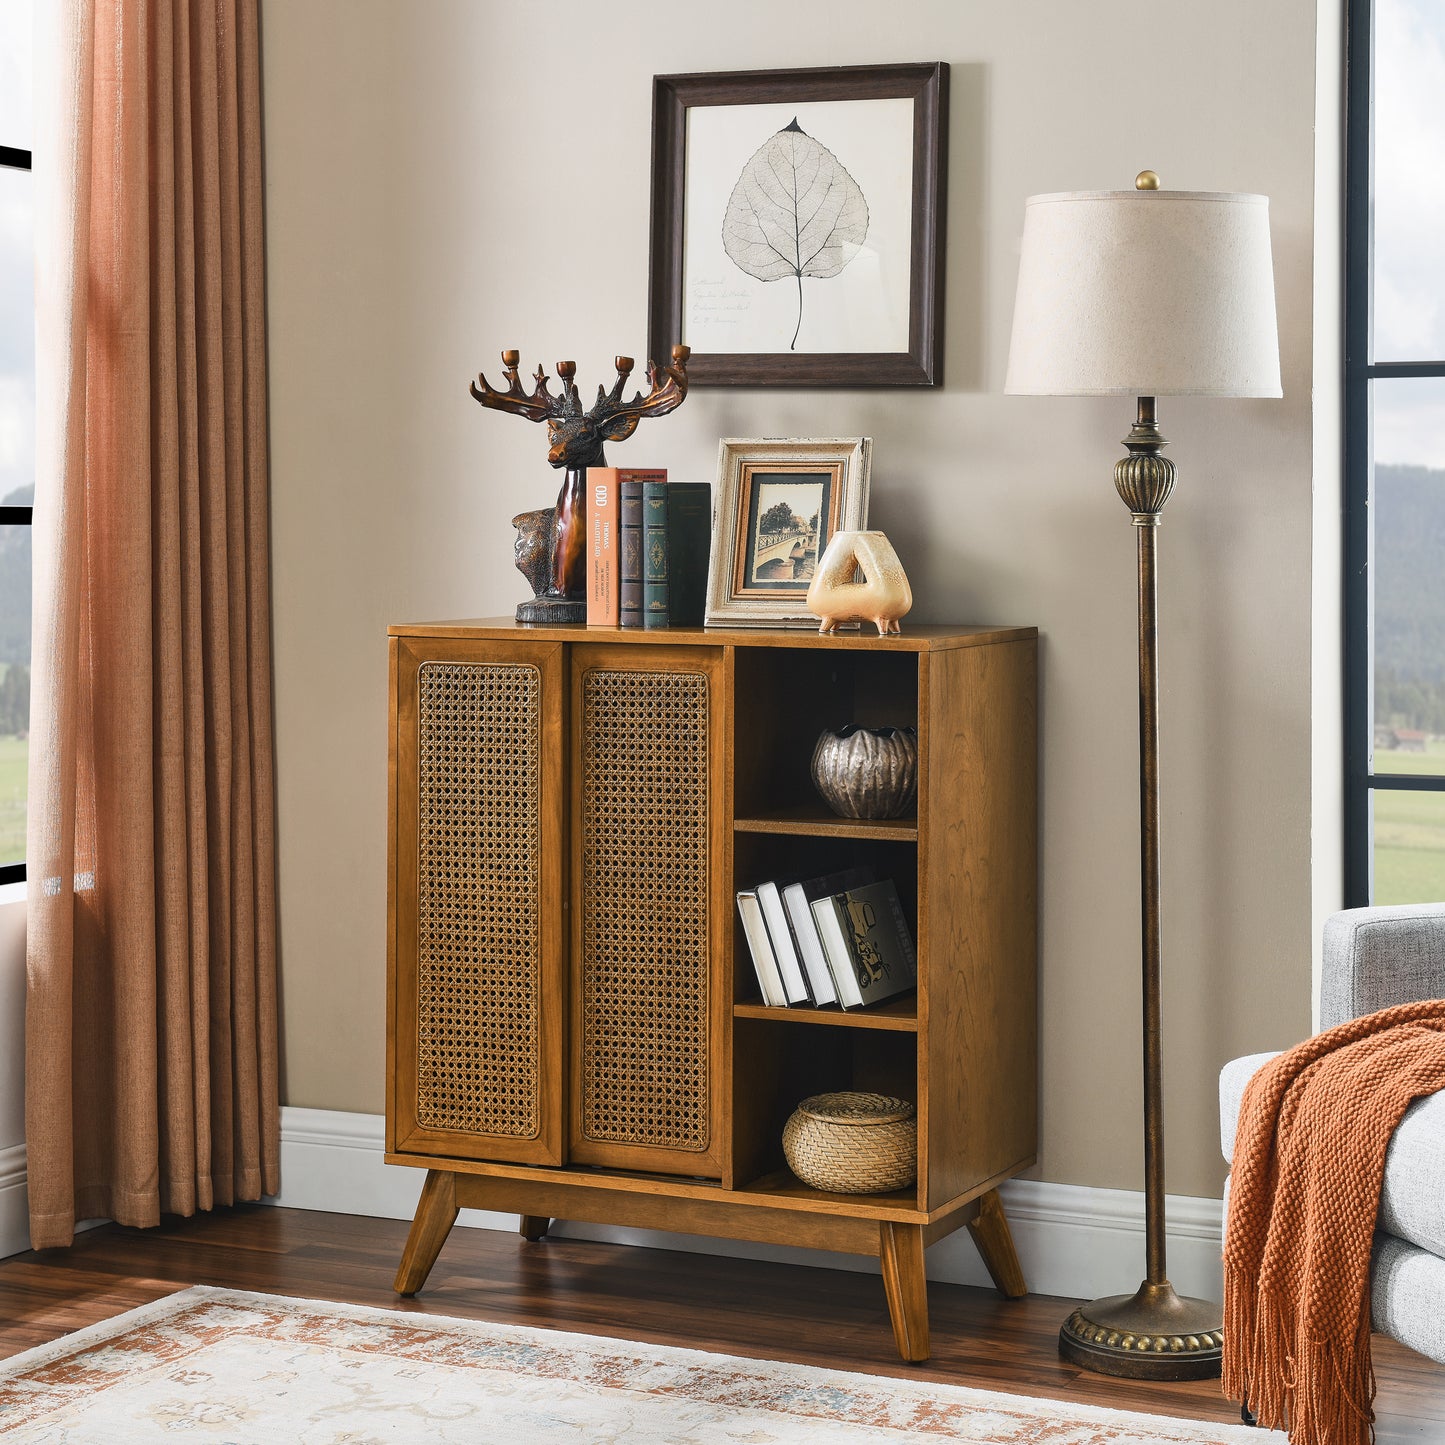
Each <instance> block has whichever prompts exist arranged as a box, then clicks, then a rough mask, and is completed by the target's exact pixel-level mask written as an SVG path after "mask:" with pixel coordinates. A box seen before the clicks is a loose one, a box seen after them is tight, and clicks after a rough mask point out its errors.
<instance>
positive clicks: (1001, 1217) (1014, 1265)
mask: <svg viewBox="0 0 1445 1445" xmlns="http://www.w3.org/2000/svg"><path fill="white" fill-rule="evenodd" d="M968 1232H969V1233H970V1234H971V1235H972V1236H973V1242H974V1243H975V1244H976V1245H977V1246H978V1252H979V1254H981V1255H982V1256H983V1263H984V1267H985V1268H986V1269H987V1270H988V1273H989V1278H990V1279H992V1280H993V1282H994V1287H995V1288H996V1289H997V1290H998V1292H999V1293H1000V1294H1001V1295H1004V1296H1005V1297H1006V1298H1008V1299H1022V1298H1023V1296H1024V1295H1026V1294H1027V1293H1028V1292H1029V1287H1028V1285H1027V1284H1026V1283H1025V1282H1024V1272H1023V1268H1022V1266H1021V1265H1020V1264H1019V1257H1018V1251H1017V1250H1016V1249H1015V1248H1014V1237H1013V1235H1012V1233H1010V1231H1009V1227H1008V1218H1007V1217H1006V1216H1005V1214H1004V1212H1003V1203H1002V1201H1001V1200H1000V1199H999V1197H998V1190H997V1189H990V1190H989V1191H988V1193H987V1194H985V1195H984V1196H983V1197H982V1198H981V1199H980V1200H979V1201H978V1213H977V1214H976V1215H975V1216H974V1217H973V1218H972V1219H970V1220H969V1221H968Z"/></svg>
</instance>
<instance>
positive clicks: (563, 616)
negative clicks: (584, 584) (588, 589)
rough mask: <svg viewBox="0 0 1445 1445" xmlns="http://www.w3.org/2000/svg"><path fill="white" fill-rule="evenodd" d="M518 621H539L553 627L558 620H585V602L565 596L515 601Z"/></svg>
mask: <svg viewBox="0 0 1445 1445" xmlns="http://www.w3.org/2000/svg"><path fill="white" fill-rule="evenodd" d="M517 621H518V622H541V623H545V624H546V625H547V626H549V627H555V626H556V625H557V624H558V623H560V622H586V621H587V603H586V602H585V601H583V602H573V601H571V600H570V599H568V598H566V597H533V598H532V599H531V600H530V601H528V602H519V603H517Z"/></svg>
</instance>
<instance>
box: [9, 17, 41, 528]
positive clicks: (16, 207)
mask: <svg viewBox="0 0 1445 1445" xmlns="http://www.w3.org/2000/svg"><path fill="white" fill-rule="evenodd" d="M30 16H31V0H0V145H7V146H13V147H15V148H16V149H17V150H29V149H30V148H31V145H32V143H33V142H32V138H31V125H30V108H31V101H30V70H31V63H30ZM30 185H31V181H30V176H29V175H28V174H27V173H26V172H24V171H17V170H12V169H9V168H6V167H0V500H3V499H4V498H5V497H8V496H9V495H10V494H11V493H12V492H14V491H15V490H17V489H18V488H20V487H28V486H30V484H31V483H32V482H33V481H34V480H35V301H34V263H33V257H34V242H33V240H32V237H31V202H30Z"/></svg>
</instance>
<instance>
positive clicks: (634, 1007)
mask: <svg viewBox="0 0 1445 1445" xmlns="http://www.w3.org/2000/svg"><path fill="white" fill-rule="evenodd" d="M707 755H708V680H707V677H706V676H705V675H704V674H701V673H691V672H621V671H616V672H613V671H607V670H605V669H597V670H594V671H591V672H588V673H587V674H585V677H584V680H583V689H582V879H581V886H582V898H581V903H582V1000H581V1002H582V1081H581V1082H582V1111H581V1112H582V1133H583V1135H584V1136H585V1137H586V1138H587V1139H590V1140H595V1141H598V1142H606V1143H616V1144H629V1145H636V1144H641V1145H653V1146H657V1147H661V1148H667V1149H680V1150H705V1149H706V1148H707V1147H708V1142H709V1110H708V1096H709V1087H708V1084H709V1081H708V856H707V834H708V796H707V794H708V779H707Z"/></svg>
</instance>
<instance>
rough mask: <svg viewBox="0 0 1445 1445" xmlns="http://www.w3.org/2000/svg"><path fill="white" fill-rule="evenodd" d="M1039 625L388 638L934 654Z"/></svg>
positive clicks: (436, 631) (441, 631) (400, 632)
mask: <svg viewBox="0 0 1445 1445" xmlns="http://www.w3.org/2000/svg"><path fill="white" fill-rule="evenodd" d="M1038 631H1039V630H1038V628H1037V627H986V626H979V627H965V626H958V625H954V624H944V623H917V624H914V625H912V626H910V625H909V624H908V623H907V622H905V623H904V631H903V632H902V633H901V634H900V635H898V636H895V637H875V636H873V635H872V631H871V629H854V630H852V631H849V632H837V633H834V634H833V635H832V636H824V635H823V634H822V633H820V632H817V631H815V630H814V629H812V628H803V627H657V628H650V629H649V628H639V627H628V628H621V627H588V626H587V625H586V624H585V623H581V622H578V623H573V624H571V625H570V626H549V625H547V624H545V623H529V622H517V621H514V620H513V619H512V618H510V617H481V618H471V619H463V620H460V621H455V622H397V623H393V624H392V625H391V626H390V627H389V628H388V629H387V632H388V633H389V635H390V636H392V637H449V638H459V639H475V640H478V641H486V640H496V639H504V638H505V639H510V640H513V641H517V640H520V639H522V638H524V637H525V638H537V639H540V640H543V641H550V642H636V643H642V644H649V643H651V644H663V645H669V646H672V647H823V648H841V649H845V650H848V649H851V650H853V651H857V650H859V649H866V650H868V651H876V652H935V651H938V650H940V649H944V648H953V647H981V646H985V645H987V644H991V643H996V642H1019V641H1023V640H1025V639H1027V638H1031V637H1037V636H1038Z"/></svg>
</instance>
